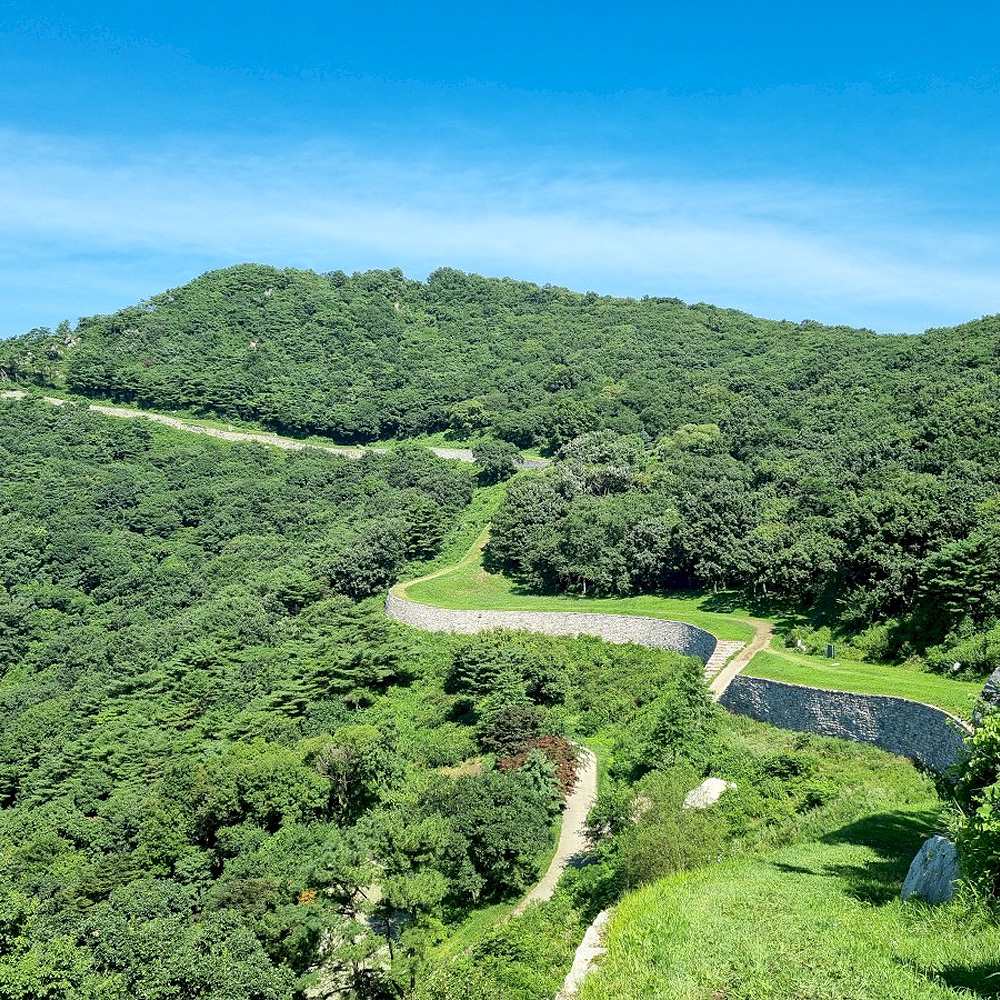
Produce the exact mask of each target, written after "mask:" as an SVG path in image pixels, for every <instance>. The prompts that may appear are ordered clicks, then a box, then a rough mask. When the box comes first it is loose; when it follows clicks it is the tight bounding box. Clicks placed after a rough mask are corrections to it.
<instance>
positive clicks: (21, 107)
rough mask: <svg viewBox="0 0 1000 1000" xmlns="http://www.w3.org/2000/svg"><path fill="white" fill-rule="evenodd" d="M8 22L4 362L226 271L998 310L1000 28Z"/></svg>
mask: <svg viewBox="0 0 1000 1000" xmlns="http://www.w3.org/2000/svg"><path fill="white" fill-rule="evenodd" d="M956 7H957V10H958V12H957V13H956V12H955V9H949V6H946V5H945V4H944V3H919V2H916V3H914V2H910V3H906V4H903V3H897V2H894V0H890V2H882V3H879V4H875V5H869V4H861V3H855V2H853V0H848V2H841V3H840V4H837V5H825V4H824V5H819V4H802V3H801V2H800V3H796V4H791V3H757V4H754V3H748V2H743V3H731V2H722V0H720V2H712V0H703V2H701V3H698V4H691V3H685V4H680V3H660V4H639V3H627V2H626V3H623V4H619V5H617V6H612V5H604V4H601V5H598V4H594V3H589V2H579V3H576V4H572V5H571V4H567V3H548V4H538V3H537V2H536V3H533V4H528V3H520V2H517V3H504V4H498V3H481V4H478V5H474V4H468V3H462V4H459V3H429V4H423V5H418V4H406V5H404V4H398V3H395V2H383V3H380V4H373V5H366V6H363V5H360V4H351V5H346V4H338V3H335V2H331V3H324V4H312V3H309V2H300V3H297V4H286V5H280V4H274V3H270V4H263V3H259V2H257V0H248V2H242V3H239V4H236V3H207V4H197V5H196V4H194V3H190V2H188V0H180V2H176V3H173V4H171V5H169V7H168V6H166V5H137V4H134V3H129V4H126V3H109V2H102V0H91V2H88V3H86V4H84V3H73V2H67V3H47V2H45V0H34V2H31V3H22V2H17V0H13V2H12V0H7V3H5V4H4V7H3V11H2V12H0V55H2V58H0V336H2V335H6V334H12V333H17V332H21V331H23V330H26V329H28V328H30V327H32V326H35V325H54V324H55V323H57V322H58V321H59V320H61V319H64V318H69V319H71V320H75V319H76V318H77V317H78V316H80V315H87V314H91V313H95V312H107V311H110V310H112V309H114V308H116V307H118V306H121V305H125V304H128V303H131V302H135V301H138V300H140V299H142V298H144V297H146V296H148V295H151V294H154V293H155V292H158V291H161V290H162V289H164V288H167V287H171V286H175V285H178V284H181V283H183V282H184V281H187V280H189V279H190V278H192V277H194V276H195V275H196V274H198V273H200V272H201V271H203V270H206V269H208V268H210V267H222V266H226V265H229V264H233V263H237V262H240V261H245V260H257V261H262V262H267V263H273V264H276V265H278V266H299V267H312V268H315V269H317V270H321V271H325V270H334V269H337V268H341V269H344V270H347V271H352V270H356V269H364V268H369V267H393V266H400V267H402V268H403V269H404V270H405V271H406V272H407V274H409V275H411V276H412V277H418V278H423V277H425V276H426V274H427V273H428V272H429V271H430V270H432V269H433V268H435V267H438V266H441V265H448V266H453V267H460V268H464V269H466V270H474V271H479V272H481V273H485V274H495V275H501V274H507V275H512V276H514V277H518V278H525V279H529V280H535V281H539V282H552V283H554V284H561V285H567V286H569V287H572V288H576V289H580V290H587V289H594V290H596V291H599V292H602V293H611V294H634V295H642V294H654V295H676V296H679V297H680V298H683V299H685V300H687V301H692V302H694V301H709V302H715V303H717V304H720V305H727V306H734V307H737V308H742V309H746V310H748V311H750V312H755V313H758V314H761V315H766V316H771V317H775V318H789V319H795V320H798V319H803V318H807V317H808V318H815V319H819V320H822V321H824V322H830V323H850V324H852V325H858V326H868V327H872V328H874V329H877V330H880V331H886V332H900V331H909V332H912V331H916V330H921V329H923V328H925V327H928V326H935V325H944V324H951V323H956V322H961V321H963V320H966V319H970V318H973V317H975V316H978V315H982V314H984V313H991V312H998V311H1000V266H998V261H1000V252H998V251H1000V201H998V199H997V197H996V192H997V181H998V179H1000V56H998V55H997V51H996V39H997V37H1000V8H997V7H996V5H995V4H987V3H979V2H975V0H971V2H965V3H963V4H960V5H956Z"/></svg>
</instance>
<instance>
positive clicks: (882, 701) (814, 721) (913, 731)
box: [719, 675, 970, 774]
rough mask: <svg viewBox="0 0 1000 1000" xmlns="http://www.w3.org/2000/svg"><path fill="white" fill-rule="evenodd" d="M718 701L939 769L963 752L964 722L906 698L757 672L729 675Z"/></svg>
mask: <svg viewBox="0 0 1000 1000" xmlns="http://www.w3.org/2000/svg"><path fill="white" fill-rule="evenodd" d="M719 704H720V705H722V706H724V707H725V708H727V709H729V711H731V712H736V713H738V714H740V715H749V716H750V717H751V718H754V719H757V720H759V721H760V722H768V723H770V724H771V725H772V726H777V727H778V728H779V729H794V730H796V731H797V732H806V733H818V734H819V735H821V736H837V737H839V738H840V739H844V740H854V741H855V742H857V743H871V744H872V745H873V746H877V747H879V748H880V749H882V750H887V751H889V753H895V754H899V755H900V756H903V757H909V758H911V759H913V760H917V761H919V762H920V763H921V764H923V765H924V767H926V768H928V769H929V770H931V771H934V772H936V773H937V774H943V773H944V772H945V771H947V769H948V768H949V767H951V766H952V764H955V763H957V762H958V761H959V760H960V759H961V758H962V756H964V754H965V739H966V737H967V736H968V735H969V733H970V729H969V726H968V725H967V724H966V723H964V722H962V721H961V720H960V719H958V718H956V717H955V716H953V715H951V714H949V713H948V712H945V711H944V710H943V709H940V708H934V707H933V706H932V705H924V704H923V703H921V702H919V701H910V700H909V699H908V698H895V697H890V696H888V695H877V694H853V693H849V692H846V691H827V690H825V689H823V688H812V687H804V686H802V685H799V684H787V683H785V682H783V681H770V680H764V679H762V678H760V677H744V676H743V675H740V676H738V677H736V678H734V679H733V681H732V682H731V683H730V685H729V687H728V688H727V689H726V691H725V693H724V694H723V695H722V697H721V698H720V699H719Z"/></svg>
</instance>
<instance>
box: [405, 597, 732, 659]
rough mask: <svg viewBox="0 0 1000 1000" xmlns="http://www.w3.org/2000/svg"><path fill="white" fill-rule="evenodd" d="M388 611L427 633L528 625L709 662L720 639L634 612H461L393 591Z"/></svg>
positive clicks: (546, 631)
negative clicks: (609, 613) (681, 654)
mask: <svg viewBox="0 0 1000 1000" xmlns="http://www.w3.org/2000/svg"><path fill="white" fill-rule="evenodd" d="M385 611H386V614H387V615H388V616H389V617H390V618H392V619H394V620H395V621H397V622H402V623H403V624H404V625H411V626H412V627H413V628H418V629H421V630H423V631H425V632H457V633H461V634H463V635H472V634H473V633H475V632H484V631H487V630H488V629H494V628H510V629H522V630H525V631H529V632H540V633H542V634H543V635H559V636H569V637H573V636H578V635H595V636H598V637H599V638H601V639H604V640H605V641H607V642H616V643H625V642H634V643H635V644H636V645H639V646H651V647H653V648H654V649H671V650H673V651H674V652H677V653H684V654H685V655H687V656H697V657H698V659H699V660H701V661H702V662H703V663H707V662H708V661H709V659H710V658H711V656H712V653H714V652H715V647H716V646H717V645H718V640H717V639H716V638H715V636H714V635H712V634H711V633H710V632H706V631H705V630H704V629H700V628H697V627H696V626H694V625H688V624H686V623H685V622H674V621H667V620H665V619H662V618H640V617H638V616H633V615H603V614H595V613H592V612H589V611H455V610H452V609H449V608H434V607H431V606H430V605H428V604H416V603H414V602H412V601H407V600H404V599H403V598H401V597H397V596H396V595H395V594H393V593H391V592H390V593H389V595H388V596H387V597H386V600H385Z"/></svg>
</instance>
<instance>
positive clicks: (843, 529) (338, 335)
mask: <svg viewBox="0 0 1000 1000" xmlns="http://www.w3.org/2000/svg"><path fill="white" fill-rule="evenodd" d="M0 372H5V373H6V374H7V375H8V376H9V377H10V378H11V379H13V380H15V381H16V382H18V383H19V384H39V385H50V386H57V387H63V388H66V389H68V390H71V391H73V392H75V393H80V394H84V395H92V396H101V397H111V398H114V399H119V400H131V401H135V402H138V403H140V404H144V405H149V406H157V407H161V408H162V407H181V408H187V409H193V410H195V411H197V412H209V413H218V414H225V415H229V416H232V417H244V418H251V419H254V420H257V421H261V422H263V423H264V424H266V425H268V426H271V427H273V428H276V429H279V430H282V431H285V432H291V433H310V432H316V433H321V434H325V435H329V436H332V437H334V438H336V439H340V440H344V441H369V440H373V439H376V438H384V437H388V436H393V435H396V436H404V437H405V436H408V435H414V434H419V433H425V432H438V431H448V432H450V433H451V434H453V435H455V436H456V437H459V438H463V437H469V436H472V437H474V438H476V439H478V440H483V439H485V440H486V441H487V442H488V441H490V440H500V441H508V442H511V443H514V444H516V445H518V446H520V447H528V446H533V447H540V448H542V449H543V450H544V451H547V452H548V453H550V454H557V455H558V456H559V457H560V459H561V461H560V462H559V467H558V468H557V469H555V470H553V471H552V472H550V473H549V474H547V475H546V476H543V477H540V478H539V479H537V480H534V481H528V480H526V481H524V482H521V483H519V484H517V485H516V487H515V488H514V489H513V490H512V491H511V496H510V500H509V503H508V504H507V506H506V508H505V510H504V512H503V513H502V515H501V517H500V518H499V519H498V521H497V524H496V529H495V531H494V543H493V556H494V557H495V558H496V560H497V562H498V564H499V565H502V566H503V567H504V568H506V569H507V570H508V571H509V572H511V573H513V574H514V575H516V576H517V577H518V578H519V579H521V580H522V581H523V582H525V583H527V584H529V585H531V586H534V587H539V588H544V589H549V590H552V589H555V590H574V591H579V592H584V591H585V592H587V593H595V592H596V593H603V594H626V593H636V592H649V591H656V590H660V589H663V588H677V587H681V588H698V589H702V588H709V589H712V590H726V589H738V590H742V591H743V592H744V593H745V594H746V595H748V596H749V597H750V598H752V599H754V600H757V601H767V600H775V599H776V600H778V601H780V602H783V603H785V604H786V605H794V606H795V607H798V608H801V609H806V610H808V611H809V612H810V613H811V614H812V615H813V616H814V617H818V618H819V619H821V620H822V621H825V623H827V624H830V623H832V624H835V625H837V626H839V627H841V628H842V629H846V630H847V631H848V632H851V633H855V634H856V633H862V632H863V633H865V634H864V635H863V637H862V638H861V639H860V640H858V641H859V644H860V648H861V649H862V651H863V652H865V653H867V654H868V655H870V656H874V657H875V658H881V659H885V658H897V659H902V658H905V657H907V656H911V655H915V654H916V655H920V656H927V657H929V659H930V661H931V662H932V664H933V665H935V666H936V667H938V668H941V669H944V668H945V667H949V668H950V667H951V665H953V664H954V663H956V662H957V663H959V664H961V665H962V666H961V668H962V669H965V670H969V671H973V672H976V673H982V672H986V671H988V670H989V669H992V668H993V667H995V666H997V665H998V664H1000V631H997V630H996V629H995V626H996V624H997V618H996V614H995V608H996V607H997V603H998V598H1000V545H998V541H1000V538H998V532H1000V521H998V516H997V513H998V510H1000V506H998V504H1000V491H998V476H1000V472H998V470H1000V320H998V319H997V318H995V317H994V318H989V319H984V320H980V321H977V322H974V323H969V324H967V325H965V326H962V327H957V328H955V329H947V330H934V331H929V332H928V333H926V334H924V335H921V336H912V337H884V336H876V335H875V334H873V333H871V332H870V331H864V330H853V329H846V328H830V327H823V326H821V325H819V324H818V323H813V322H804V323H798V324H795V323H787V322H772V321H766V320H760V319H757V318H754V317H752V316H748V315H746V314H743V313H739V312H735V311H731V310H722V309H717V308H715V307H712V306H706V305H695V306H687V305H684V304H683V303H681V302H679V301H677V300H673V299H643V300H641V301H639V300H634V299H615V298H611V297H607V296H599V295H596V294H593V293H587V294H578V293H573V292H570V291H567V290H565V289H561V288H552V287H539V286H536V285H531V284H526V283H522V282H516V281H512V280H509V279H487V278H482V277H479V276H476V275H467V274H463V273H461V272H458V271H454V270H449V269H442V270H439V271H436V272H434V273H433V274H432V275H431V276H430V277H429V278H428V280H427V282H426V283H421V282H417V281H410V280H407V279H406V278H405V277H404V276H403V275H402V273H401V272H399V271H372V272H367V273H364V274H355V275H353V276H350V277H349V276H347V275H345V274H343V273H341V272H334V273H332V274H327V275H318V274H314V273H312V272H304V271H294V270H284V271H279V270H275V269H273V268H267V267H260V266H256V265H243V266H240V267H235V268H230V269H228V270H225V271H215V272H210V273H208V274H205V275H203V276H202V277H200V278H198V279H197V280H195V281H193V282H191V283H190V284H189V285H186V286H184V287H183V288H179V289H175V290H173V291H171V292H168V293H164V294H162V295H159V296H155V297H154V298H152V299H150V300H148V301H147V302H145V303H143V304H141V305H139V306H136V307H133V308H130V309H125V310H122V311H121V312H118V313H116V314H114V315H112V316H106V317H95V318H88V319H83V320H81V321H80V322H79V324H78V325H77V326H76V328H74V329H71V328H70V327H69V325H68V324H66V325H64V326H63V327H61V328H60V330H59V331H57V332H56V333H51V332H50V331H46V330H36V331H33V332H32V333H31V334H28V335H27V336H26V337H23V338H19V339H15V340H12V341H8V342H0ZM581 435H590V436H585V437H584V438H583V440H582V441H577V440H576V439H578V438H580V436H581ZM574 441H576V443H574Z"/></svg>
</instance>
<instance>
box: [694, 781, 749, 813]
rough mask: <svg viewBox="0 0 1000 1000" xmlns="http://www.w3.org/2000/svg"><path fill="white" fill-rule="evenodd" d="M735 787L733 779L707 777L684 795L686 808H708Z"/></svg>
mask: <svg viewBox="0 0 1000 1000" xmlns="http://www.w3.org/2000/svg"><path fill="white" fill-rule="evenodd" d="M735 787H736V785H734V784H733V783H732V782H731V781H723V780H722V778H706V779H705V780H704V781H703V782H702V783H701V784H700V785H699V786H698V787H697V788H692V789H691V791H690V792H688V793H687V795H685V796H684V808H685V809H707V808H708V807H709V806H714V805H715V803H716V802H718V801H719V799H721V798H722V796H723V795H724V794H725V793H726V792H728V791H729V790H730V789H731V788H735Z"/></svg>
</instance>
